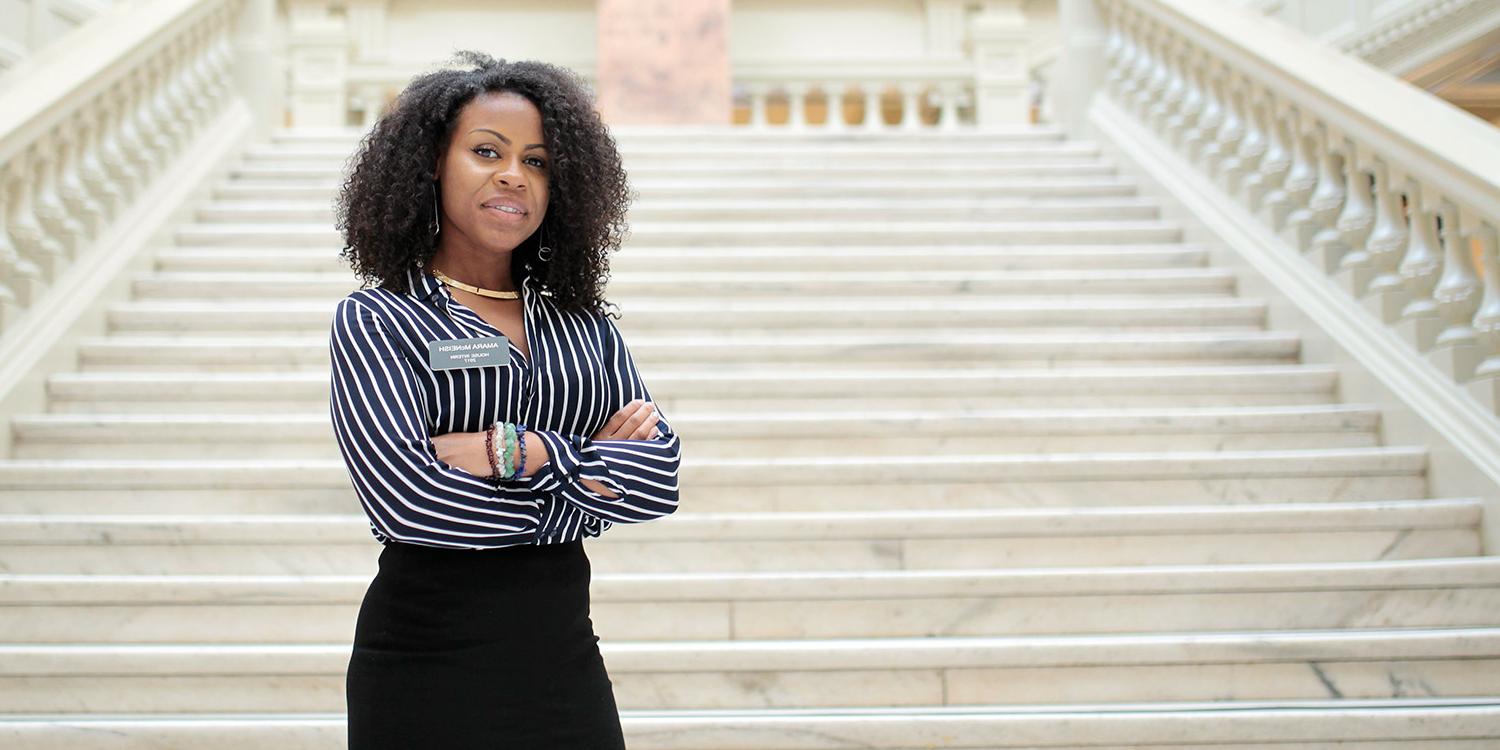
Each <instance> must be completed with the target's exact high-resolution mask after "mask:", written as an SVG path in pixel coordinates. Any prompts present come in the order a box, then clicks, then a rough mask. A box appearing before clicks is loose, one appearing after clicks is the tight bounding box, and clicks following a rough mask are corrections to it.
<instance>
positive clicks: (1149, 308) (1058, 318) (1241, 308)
mask: <svg viewBox="0 0 1500 750" xmlns="http://www.w3.org/2000/svg"><path fill="white" fill-rule="evenodd" d="M220 265H223V264H220ZM283 267H285V266H283ZM611 301H614V302H615V303H616V304H618V305H619V306H620V314H621V318H620V319H619V320H618V321H616V324H617V325H618V326H619V327H620V328H621V330H623V331H625V332H626V335H627V336H629V337H631V338H633V337H634V333H635V332H637V331H640V332H644V333H651V332H687V331H693V332H713V331H718V332H724V333H732V332H735V331H744V330H757V331H785V332H799V333H809V334H814V335H831V334H835V333H838V332H840V331H841V330H845V329H858V330H860V331H864V332H867V333H868V332H871V331H882V330H883V331H891V332H897V331H900V332H902V333H910V332H911V331H912V330H923V331H925V330H930V329H932V328H934V327H937V326H942V327H944V328H949V329H991V330H994V331H996V332H998V331H999V330H1001V329H1005V328H1024V329H1025V330H1027V331H1028V332H1032V333H1049V332H1051V333H1058V332H1064V331H1070V330H1076V329H1079V328H1090V329H1093V330H1101V331H1147V330H1150V331H1194V330H1204V329H1225V328H1237V329H1246V330H1261V329H1264V328H1265V323H1266V302H1264V301H1262V300H1256V299H1243V298H1237V297H1191V296H1166V295H1162V296H1151V297H1136V298H1130V297H1102V296H1095V297H1071V298H1067V297H1059V298H1052V299H1048V298H1035V297H1033V298H1022V299H1006V298H1005V297H999V296H996V297H991V298H988V299H985V298H977V297H973V296H968V295H965V296H963V297H957V298H953V299H923V298H919V297H897V298H884V299H878V298H873V297H872V298H864V299H862V298H844V299H831V300H816V299H802V300H796V299H792V300H775V299H713V298H711V297H701V298H673V299H650V298H645V299H631V300H623V301H616V300H611ZM331 315H332V308H331V307H330V305H329V304H327V303H325V302H316V303H314V302H299V301H270V300H267V301H246V302H240V301H232V300H231V301H214V300H151V301H145V302H127V303H123V304H117V305H111V306H109V308H108V310H107V311H106V316H107V320H108V325H109V330H110V331H111V332H127V333H141V332H152V333H206V332H212V333H216V334H221V335H236V334H259V335H264V334H267V333H301V334H315V333H324V332H327V330H328V327H329V323H330V319H331Z"/></svg>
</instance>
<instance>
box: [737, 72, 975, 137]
mask: <svg viewBox="0 0 1500 750" xmlns="http://www.w3.org/2000/svg"><path fill="white" fill-rule="evenodd" d="M776 67H777V68H778V69H779V68H782V67H784V66H780V65H778V66H776ZM841 67H844V68H848V67H850V66H847V65H846V66H841ZM884 67H886V66H882V69H883V68H884ZM891 67H892V69H891V71H890V73H889V74H888V75H886V76H883V77H869V76H848V77H844V76H838V77H834V76H829V77H822V76H818V75H817V66H816V65H815V64H809V65H806V66H796V67H795V71H796V72H795V73H794V72H793V69H792V68H791V67H790V66H787V69H786V70H774V71H773V70H766V69H758V68H756V67H754V66H751V67H750V68H749V69H747V70H736V71H735V79H736V83H737V84H738V85H737V86H736V88H737V89H738V90H739V91H740V92H742V93H741V94H740V95H739V96H737V97H736V102H735V104H736V105H737V106H741V107H744V108H746V109H747V110H748V111H749V113H750V115H749V121H748V123H747V125H748V126H749V127H751V128H768V127H770V128H782V127H785V128H792V129H822V130H835V131H837V130H845V129H851V130H852V129H864V130H880V129H891V130H923V129H936V130H951V129H955V128H959V127H964V126H972V125H973V124H974V118H973V87H974V81H973V74H972V72H971V71H970V70H969V69H968V67H967V66H962V67H960V68H958V69H955V70H954V71H952V72H950V73H939V74H937V75H931V74H929V75H922V74H921V73H920V71H919V72H917V73H916V74H915V75H914V74H913V71H912V70H911V67H920V65H915V66H905V67H903V66H891ZM794 76H795V77H794ZM851 101H857V102H862V106H861V110H862V112H863V115H862V117H861V118H860V121H859V122H851V121H850V120H848V119H847V118H846V116H845V107H846V105H847V104H848V103H849V102H851ZM814 103H817V104H820V105H822V107H823V109H824V111H825V112H826V113H827V114H826V116H825V117H824V118H823V120H822V121H821V122H813V121H811V120H810V119H809V117H808V115H807V113H808V110H809V109H810V108H811V105H813V104H814ZM888 103H890V104H894V105H896V106H897V107H898V108H899V115H898V116H897V119H896V121H895V122H894V123H887V122H886V121H885V109H886V107H887V104H888ZM777 104H779V105H780V106H781V107H782V108H783V109H785V111H786V113H787V117H786V120H785V121H784V122H779V123H772V122H771V121H770V119H769V117H768V115H767V112H768V110H769V109H771V108H772V106H773V105H777ZM930 109H936V110H937V118H936V121H935V122H932V123H929V122H928V121H927V119H926V117H925V114H924V113H925V112H927V111H928V110H930Z"/></svg>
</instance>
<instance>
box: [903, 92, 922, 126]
mask: <svg viewBox="0 0 1500 750" xmlns="http://www.w3.org/2000/svg"><path fill="white" fill-rule="evenodd" d="M923 88H924V86H923V85H922V84H920V83H912V82H906V83H903V84H901V122H900V123H898V127H900V128H901V129H902V130H918V129H920V128H921V127H922V89H923Z"/></svg>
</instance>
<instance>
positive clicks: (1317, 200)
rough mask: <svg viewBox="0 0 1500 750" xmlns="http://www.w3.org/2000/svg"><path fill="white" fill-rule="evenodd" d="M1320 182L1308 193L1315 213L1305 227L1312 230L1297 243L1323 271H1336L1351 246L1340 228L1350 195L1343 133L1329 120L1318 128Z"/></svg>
mask: <svg viewBox="0 0 1500 750" xmlns="http://www.w3.org/2000/svg"><path fill="white" fill-rule="evenodd" d="M1317 142H1318V182H1317V185H1316V186H1314V187H1313V191H1312V195H1310V196H1308V199H1307V209H1308V211H1309V212H1311V214H1312V221H1311V222H1309V223H1308V224H1307V225H1306V226H1305V227H1303V231H1306V232H1309V233H1310V234H1308V235H1306V241H1305V242H1302V243H1299V244H1298V245H1296V247H1297V248H1298V249H1301V250H1305V251H1307V252H1308V253H1310V254H1311V257H1312V259H1313V263H1314V265H1316V266H1318V268H1320V269H1322V271H1323V273H1325V274H1328V273H1333V272H1334V270H1335V269H1337V268H1338V264H1339V261H1340V260H1342V259H1343V257H1344V253H1345V252H1348V250H1349V248H1348V247H1347V246H1346V245H1345V244H1344V238H1343V235H1342V234H1340V233H1339V230H1338V228H1337V225H1338V217H1339V212H1340V211H1341V210H1342V209H1343V208H1344V199H1345V198H1346V197H1348V194H1347V191H1346V190H1345V185H1346V184H1347V178H1346V177H1345V176H1344V171H1345V169H1344V167H1345V161H1346V160H1345V158H1344V155H1343V154H1342V153H1340V149H1342V147H1343V146H1342V144H1343V136H1342V135H1341V134H1339V133H1337V132H1334V130H1333V129H1332V128H1330V127H1329V126H1328V124H1327V123H1320V124H1319V126H1318V130H1317Z"/></svg>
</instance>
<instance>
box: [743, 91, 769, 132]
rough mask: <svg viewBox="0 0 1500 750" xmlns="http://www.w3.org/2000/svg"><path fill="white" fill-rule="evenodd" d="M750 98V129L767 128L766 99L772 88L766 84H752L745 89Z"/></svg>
mask: <svg viewBox="0 0 1500 750" xmlns="http://www.w3.org/2000/svg"><path fill="white" fill-rule="evenodd" d="M745 88H746V90H747V91H748V93H749V96H750V127H752V128H754V129H756V130H760V129H762V128H765V126H766V97H767V96H769V95H770V88H769V87H768V86H766V84H764V83H758V82H756V83H751V84H749V85H748V86H746V87H745Z"/></svg>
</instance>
